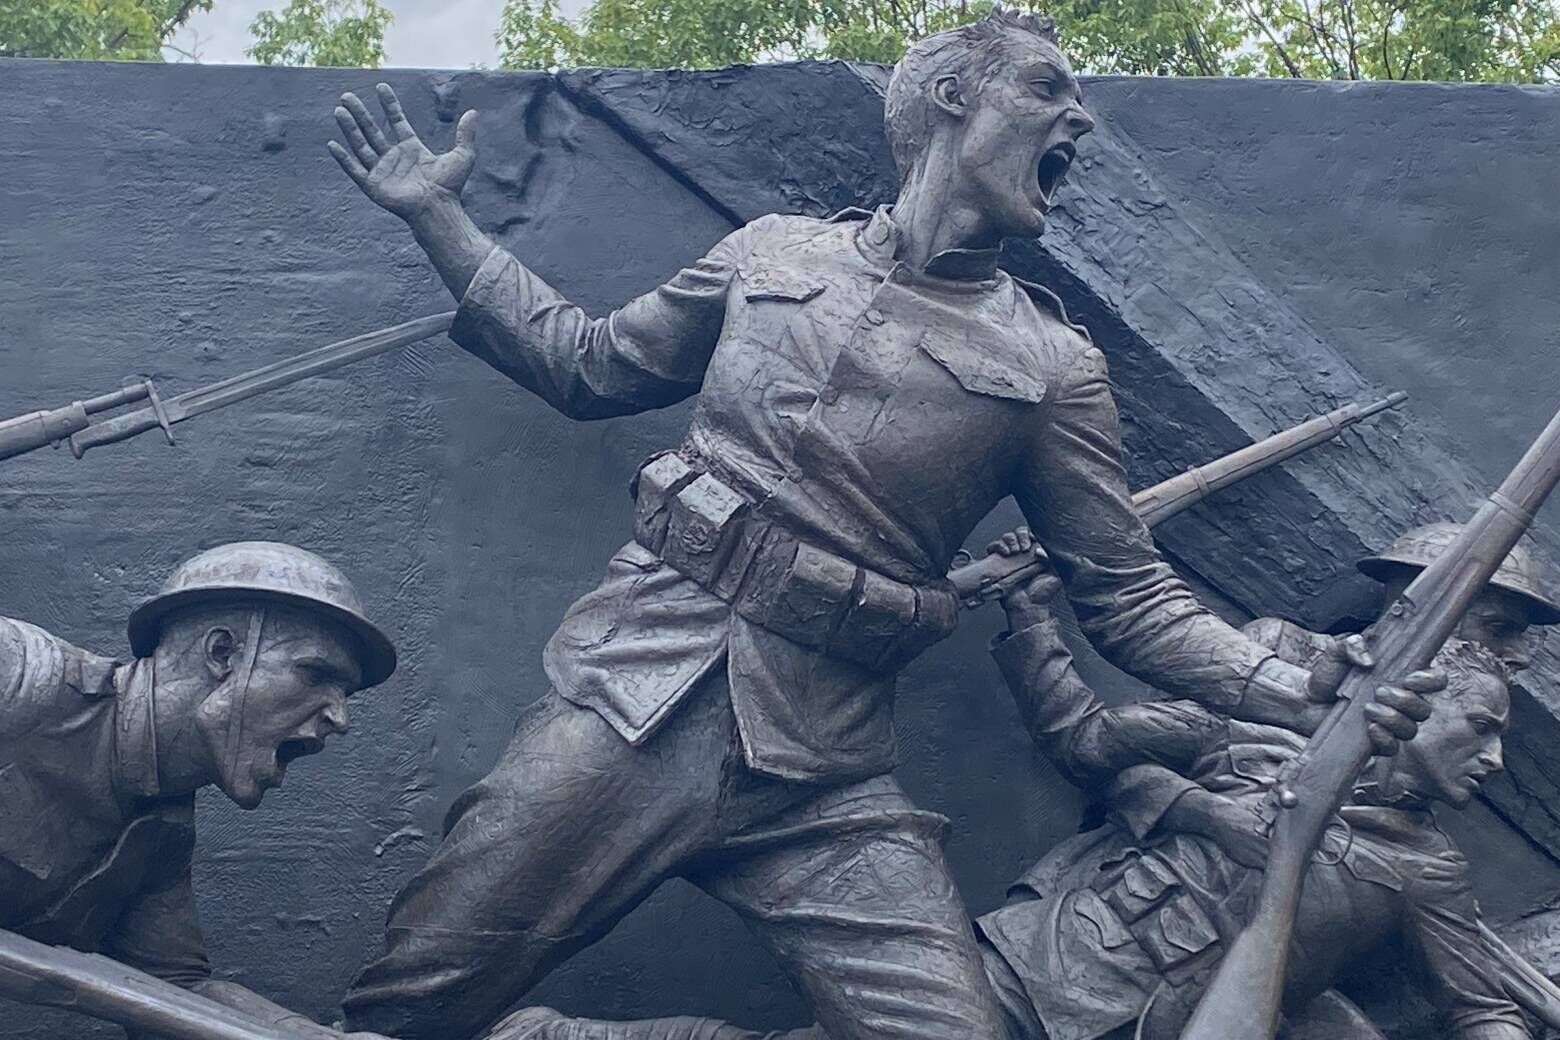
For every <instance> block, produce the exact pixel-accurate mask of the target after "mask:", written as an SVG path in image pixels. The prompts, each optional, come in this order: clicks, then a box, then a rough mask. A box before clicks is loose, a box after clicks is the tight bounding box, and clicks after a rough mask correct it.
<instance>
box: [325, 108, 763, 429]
mask: <svg viewBox="0 0 1560 1040" xmlns="http://www.w3.org/2000/svg"><path fill="white" fill-rule="evenodd" d="M378 89H379V100H380V104H381V105H382V106H383V108H384V111H385V116H386V119H387V120H388V125H389V129H390V132H389V133H388V134H387V133H386V132H385V131H384V130H382V129H381V128H380V126H379V124H378V123H377V122H376V121H375V119H374V117H373V116H372V115H371V114H370V113H369V111H368V109H367V107H366V106H364V104H363V103H362V102H361V101H360V100H359V99H358V98H357V97H356V96H355V95H353V94H344V95H342V99H341V105H340V106H339V107H338V108H337V109H336V122H337V123H338V124H339V125H340V127H341V132H342V137H343V139H344V140H345V142H346V144H345V145H343V144H342V143H341V142H338V141H332V142H330V145H329V147H330V151H331V154H332V155H334V156H335V157H336V161H337V162H338V163H340V165H341V168H342V169H343V170H345V171H346V174H347V176H349V177H351V178H352V181H353V183H355V184H357V186H358V187H360V188H361V189H363V193H364V194H365V195H367V196H368V197H369V198H370V199H372V200H373V201H374V202H376V203H378V204H379V205H380V206H383V207H384V208H385V209H387V210H389V211H390V212H392V213H394V214H396V215H397V216H398V217H400V218H401V219H402V220H404V221H406V223H407V225H408V226H409V227H410V228H411V230H412V234H413V235H414V236H415V237H416V239H417V242H418V244H419V245H421V246H422V248H423V251H424V252H426V253H427V254H428V257H429V259H430V260H432V262H433V265H434V267H435V268H437V269H438V272H439V276H440V277H441V278H443V280H444V284H445V285H446V286H448V287H449V290H450V292H451V293H452V294H454V296H455V298H456V299H458V300H460V303H461V306H460V311H459V313H458V314H457V315H456V318H455V324H454V327H453V328H451V330H450V338H451V339H453V340H454V341H455V342H456V343H458V344H460V345H461V346H462V347H464V348H466V349H467V350H469V351H470V352H471V353H473V354H475V355H476V356H478V357H480V358H482V360H484V361H486V362H487V363H488V364H490V365H492V366H493V367H494V368H496V369H498V370H499V371H500V372H502V373H504V374H505V375H506V376H508V377H509V378H511V379H513V380H514V381H515V382H517V383H519V384H520V385H521V386H524V387H525V388H527V389H528V390H531V391H532V392H533V393H535V394H537V396H539V397H541V398H542V399H543V400H544V401H546V402H547V403H548V404H550V405H552V406H553V407H554V408H556V409H558V410H559V411H561V412H563V413H564V414H565V415H568V416H570V417H572V418H576V419H600V418H606V417H608V416H613V415H625V414H630V413H633V412H641V411H646V410H648V409H652V408H661V407H665V406H666V405H669V404H673V403H675V402H677V401H680V400H682V399H683V398H686V397H689V396H691V395H692V394H694V393H697V392H698V389H699V386H700V384H701V383H702V382H703V377H704V369H705V367H706V365H708V363H709V358H710V355H711V353H712V352H713V351H714V349H715V344H716V341H717V340H718V339H719V336H720V328H721V324H722V321H723V319H724V317H725V306H726V291H727V288H728V286H729V285H730V283H731V279H732V276H733V273H734V271H735V268H736V263H737V260H738V259H740V257H741V255H742V253H743V251H744V249H745V243H746V241H747V229H746V228H743V229H739V230H737V231H736V232H734V233H733V234H731V235H730V236H728V237H727V238H726V239H725V240H724V241H722V242H721V243H720V244H718V245H717V246H716V247H715V248H714V250H712V251H711V252H710V254H709V255H708V256H706V257H705V258H704V259H702V260H700V261H698V262H697V263H695V264H694V265H693V266H691V267H688V268H685V269H684V270H682V271H681V272H679V273H678V274H677V275H676V276H674V277H673V278H672V280H671V281H669V282H667V283H666V284H665V285H662V286H661V287H660V288H658V289H655V290H653V291H652V292H649V293H646V294H645V295H643V296H641V297H639V298H638V299H635V300H633V301H631V302H630V303H628V304H626V305H625V306H623V307H621V308H619V309H618V310H617V311H615V312H613V313H612V314H610V315H608V316H607V317H605V318H591V317H590V316H589V315H587V314H586V313H585V312H584V311H583V310H581V309H580V308H579V307H577V306H575V305H574V304H572V303H570V302H569V301H568V300H567V299H565V298H564V297H563V295H562V294H561V293H559V292H558V291H557V290H556V289H554V288H553V287H552V286H550V285H548V284H547V283H546V282H545V281H544V280H542V279H541V278H540V277H538V276H537V275H536V274H535V273H534V272H533V271H531V270H529V269H528V268H526V267H525V265H523V264H521V263H520V262H519V261H518V260H516V259H515V258H514V257H513V256H511V255H510V254H509V253H508V252H506V251H505V250H504V249H503V248H501V247H499V246H496V245H495V244H494V243H493V241H492V240H491V239H489V238H488V237H487V236H486V235H485V234H483V233H482V231H481V230H480V229H479V228H478V227H477V226H476V224H474V223H473V222H472V220H471V218H470V217H469V216H468V215H467V214H466V211H465V209H464V208H463V207H462V206H461V202H460V193H461V189H462V188H463V187H464V186H465V183H466V179H467V178H468V177H469V176H470V175H471V170H472V167H473V166H474V165H475V163H476V113H475V112H467V113H465V114H464V115H463V116H461V118H460V122H459V123H458V124H457V125H456V128H455V147H454V148H452V149H451V150H450V151H448V152H445V153H443V154H442V155H435V154H434V153H433V152H431V151H430V150H429V149H428V148H427V146H425V145H424V144H423V143H422V141H421V139H419V138H418V136H417V133H416V131H414V130H413V129H412V126H411V124H410V122H408V121H407V118H406V113H405V112H404V111H403V110H402V108H401V103H400V101H399V100H398V99H397V98H396V96H395V92H394V91H393V90H391V89H390V88H389V87H388V86H386V85H384V84H380V85H379V88H378Z"/></svg>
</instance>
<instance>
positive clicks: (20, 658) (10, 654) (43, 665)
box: [0, 617, 114, 729]
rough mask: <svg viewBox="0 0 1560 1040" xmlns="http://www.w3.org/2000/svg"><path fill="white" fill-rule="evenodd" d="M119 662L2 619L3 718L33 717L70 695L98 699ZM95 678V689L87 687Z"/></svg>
mask: <svg viewBox="0 0 1560 1040" xmlns="http://www.w3.org/2000/svg"><path fill="white" fill-rule="evenodd" d="M113 666H114V662H113V661H110V660H109V659H107V658H103V657H99V656H98V655H96V654H92V653H90V652H88V651H86V650H83V649H81V648H80V647H78V646H75V645H73V644H71V643H69V642H67V641H66V640H64V639H61V638H60V637H59V636H57V635H55V634H54V633H52V632H49V631H46V630H45V629H42V628H39V627H38V626H37V625H34V624H30V623H28V622H26V621H19V620H17V619H16V618H7V617H0V709H3V711H0V717H4V718H5V720H6V722H7V726H6V727H5V728H7V729H9V728H11V725H10V724H13V723H20V722H22V720H23V719H24V718H32V717H34V716H35V715H36V714H37V713H38V712H40V711H45V712H46V711H47V708H48V706H49V705H51V704H54V703H56V702H57V701H59V700H60V698H61V696H62V695H63V694H65V693H71V694H72V695H73V696H81V695H86V696H97V695H99V694H100V692H101V691H100V690H99V689H98V688H97V687H99V686H101V685H102V683H101V681H100V680H101V679H106V677H107V675H108V674H109V673H110V672H111V671H112V669H113ZM84 676H91V677H92V679H91V683H92V686H93V687H94V688H93V689H83V688H82V686H83V681H84V679H83V677H84Z"/></svg>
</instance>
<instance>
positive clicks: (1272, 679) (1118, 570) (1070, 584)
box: [1015, 347, 1429, 753]
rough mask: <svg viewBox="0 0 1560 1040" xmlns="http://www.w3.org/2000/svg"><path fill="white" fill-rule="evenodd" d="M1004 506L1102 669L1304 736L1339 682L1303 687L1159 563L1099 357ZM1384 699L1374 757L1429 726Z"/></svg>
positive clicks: (1060, 391) (1042, 429)
mask: <svg viewBox="0 0 1560 1040" xmlns="http://www.w3.org/2000/svg"><path fill="white" fill-rule="evenodd" d="M1015 496H1016V497H1017V499H1018V503H1019V506H1020V507H1021V508H1022V509H1023V511H1024V515H1025V517H1026V518H1027V519H1028V520H1029V523H1030V526H1031V527H1033V528H1034V531H1035V533H1036V535H1038V536H1039V539H1040V542H1041V544H1042V545H1044V547H1045V549H1046V552H1047V553H1048V554H1049V555H1050V557H1051V561H1052V563H1053V564H1054V565H1055V567H1056V570H1057V573H1058V574H1060V575H1061V577H1062V579H1063V581H1064V582H1065V583H1066V586H1067V594H1068V597H1069V599H1071V600H1072V604H1073V608H1074V610H1075V612H1076V613H1077V615H1078V621H1079V624H1080V625H1081V626H1082V628H1083V631H1084V633H1085V635H1087V636H1088V637H1089V640H1090V642H1092V643H1093V644H1094V646H1095V647H1096V648H1097V649H1098V650H1099V651H1100V653H1101V654H1102V655H1103V656H1104V657H1105V658H1106V660H1108V661H1110V662H1111V663H1112V664H1115V665H1116V666H1117V667H1119V668H1121V669H1122V670H1123V671H1126V672H1128V673H1130V674H1132V675H1135V676H1137V677H1139V678H1141V679H1143V680H1144V681H1145V682H1149V683H1152V684H1153V685H1155V686H1158V687H1160V688H1162V689H1165V690H1167V691H1169V692H1171V693H1173V694H1176V695H1177V696H1182V697H1190V698H1192V699H1195V700H1198V701H1201V702H1202V703H1204V704H1207V705H1209V706H1211V707H1213V708H1215V709H1216V710H1219V711H1221V712H1226V713H1228V714H1230V715H1232V716H1235V717H1237V718H1243V719H1247V720H1249V721H1253V722H1266V723H1273V724H1277V725H1282V726H1288V727H1290V728H1291V729H1298V730H1300V731H1302V732H1310V731H1312V730H1313V729H1314V728H1315V727H1316V725H1317V724H1318V723H1319V722H1320V720H1321V719H1322V718H1323V717H1324V716H1325V714H1326V712H1327V710H1328V705H1327V704H1325V703H1323V702H1325V701H1327V700H1330V699H1331V693H1332V690H1333V689H1335V681H1336V680H1337V679H1341V678H1342V674H1343V673H1342V670H1340V671H1338V672H1337V673H1336V675H1335V676H1333V675H1329V676H1328V677H1327V678H1328V681H1325V682H1319V683H1312V682H1311V676H1310V675H1309V673H1307V672H1306V670H1305V669H1302V668H1298V667H1295V666H1294V665H1290V664H1288V663H1286V662H1284V661H1282V660H1280V659H1278V658H1277V657H1276V656H1275V655H1274V654H1273V652H1272V651H1271V650H1269V649H1267V648H1265V647H1261V646H1258V645H1257V644H1255V643H1253V642H1251V641H1250V640H1249V639H1247V638H1245V637H1244V636H1242V635H1241V634H1240V633H1239V632H1237V631H1236V630H1235V629H1234V628H1232V627H1230V626H1229V625H1227V624H1225V623H1224V621H1222V620H1221V619H1220V618H1218V617H1217V616H1215V615H1214V614H1213V613H1212V612H1210V611H1209V610H1207V608H1205V607H1204V606H1203V605H1202V604H1201V603H1199V602H1198V601H1197V599H1196V597H1195V596H1193V595H1192V592H1191V590H1190V589H1188V588H1187V587H1186V585H1185V583H1183V582H1182V581H1181V580H1180V579H1179V578H1177V577H1176V576H1175V574H1174V573H1173V572H1172V571H1171V570H1170V567H1169V565H1168V564H1166V563H1165V561H1164V560H1163V559H1162V558H1161V557H1160V555H1159V552H1158V550H1157V549H1156V548H1155V547H1154V543H1153V539H1152V538H1151V537H1150V536H1149V533H1148V528H1147V527H1146V526H1145V525H1144V524H1143V521H1142V519H1141V518H1140V517H1139V516H1138V515H1137V512H1136V510H1134V509H1133V507H1132V498H1131V495H1130V493H1129V492H1128V490H1127V484H1126V472H1125V467H1124V466H1123V464H1122V458H1121V439H1120V432H1119V423H1118V419H1117V415H1116V405H1115V401H1114V400H1113V398H1112V397H1111V392H1110V380H1109V375H1108V372H1107V370H1106V365H1105V358H1104V355H1102V354H1101V353H1100V352H1099V350H1097V349H1095V348H1092V347H1091V348H1089V349H1088V350H1086V351H1084V352H1083V353H1082V354H1081V355H1080V356H1079V357H1078V359H1077V361H1076V362H1075V363H1074V365H1073V367H1072V369H1071V371H1069V372H1068V373H1067V374H1066V375H1065V376H1064V377H1063V378H1062V379H1061V380H1060V383H1059V385H1058V387H1057V388H1056V390H1055V391H1054V393H1053V396H1052V398H1051V400H1050V401H1049V402H1047V404H1046V405H1044V406H1042V411H1041V412H1040V413H1039V415H1038V416H1037V421H1036V423H1035V426H1034V428H1033V430H1032V433H1031V440H1030V448H1029V452H1028V455H1027V458H1026V461H1025V464H1024V466H1023V469H1022V472H1021V473H1020V475H1019V480H1018V487H1017V489H1016V490H1015ZM1354 660H1355V662H1356V663H1357V664H1363V663H1366V662H1367V661H1368V658H1365V657H1362V656H1358V655H1357V656H1356V657H1355V658H1354ZM1396 698H1397V695H1396V694H1389V695H1387V697H1385V698H1384V699H1383V701H1382V703H1378V704H1376V705H1373V706H1372V738H1373V740H1374V741H1375V742H1376V745H1377V748H1378V750H1380V751H1382V752H1385V753H1390V752H1391V751H1392V750H1393V749H1394V744H1393V741H1394V740H1395V739H1407V738H1409V737H1411V736H1413V734H1414V731H1415V721H1414V720H1415V719H1416V718H1417V719H1422V718H1426V717H1428V716H1429V705H1428V704H1427V703H1425V702H1424V701H1422V700H1420V699H1418V698H1415V697H1413V696H1412V695H1410V696H1409V698H1408V700H1407V701H1404V702H1403V703H1398V701H1397V700H1396Z"/></svg>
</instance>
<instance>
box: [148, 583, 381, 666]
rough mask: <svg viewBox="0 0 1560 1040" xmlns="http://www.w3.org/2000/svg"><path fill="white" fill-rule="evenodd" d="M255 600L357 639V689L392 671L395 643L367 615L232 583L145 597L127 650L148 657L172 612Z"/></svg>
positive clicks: (316, 601) (306, 598) (290, 595)
mask: <svg viewBox="0 0 1560 1040" xmlns="http://www.w3.org/2000/svg"><path fill="white" fill-rule="evenodd" d="M256 600H263V601H268V602H272V603H284V604H287V605H289V606H295V607H299V608H301V609H303V610H306V611H308V612H310V613H313V614H321V615H323V616H325V617H328V618H330V619H331V620H332V621H334V622H336V623H337V624H338V625H341V626H342V627H343V628H345V629H346V630H347V631H348V632H350V633H352V635H353V637H354V639H355V640H356V642H357V647H356V649H357V659H358V666H359V667H360V668H361V669H362V670H363V684H362V685H361V686H359V687H358V689H359V690H366V689H368V688H369V687H372V686H378V685H379V684H380V683H382V682H384V681H385V680H386V679H388V678H390V676H391V675H393V674H395V667H396V652H395V644H394V643H392V642H391V641H390V637H389V636H387V635H385V634H384V632H382V631H381V630H380V629H379V627H378V626H377V625H375V624H373V623H372V622H370V621H369V620H368V619H367V618H364V617H361V616H359V615H357V614H354V613H353V612H352V611H350V610H343V609H342V608H340V607H338V606H335V605H334V604H331V603H326V602H324V601H322V600H318V599H313V598H311V597H308V596H296V595H292V594H290V593H286V592H281V591H278V590H276V589H264V588H253V589H246V588H243V587H241V586H232V585H226V586H223V587H221V588H192V589H180V590H178V591H176V592H168V593H164V594H162V595H160V596H155V597H153V598H152V599H149V600H147V601H146V602H145V603H143V604H141V605H140V606H139V607H137V608H136V609H135V610H134V611H132V612H131V614H130V620H129V623H128V634H129V637H130V652H131V653H133V654H135V656H137V657H150V656H151V654H152V652H153V651H154V650H156V649H157V641H158V639H159V638H160V637H161V635H162V623H163V620H164V619H165V618H166V617H167V616H168V615H169V614H171V613H173V612H174V611H177V610H183V609H185V608H186V607H193V606H199V605H202V604H208V603H219V602H227V603H237V604H242V603H252V602H254V601H256ZM354 692H356V691H354Z"/></svg>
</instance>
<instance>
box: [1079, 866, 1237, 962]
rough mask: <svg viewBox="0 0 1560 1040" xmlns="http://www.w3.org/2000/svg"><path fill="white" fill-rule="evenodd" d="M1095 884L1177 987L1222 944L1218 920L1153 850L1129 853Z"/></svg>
mask: <svg viewBox="0 0 1560 1040" xmlns="http://www.w3.org/2000/svg"><path fill="white" fill-rule="evenodd" d="M1093 887H1094V891H1095V892H1097V893H1098V894H1099V896H1100V899H1101V900H1102V901H1103V902H1104V903H1105V905H1106V906H1108V907H1109V908H1110V909H1111V910H1112V911H1113V912H1114V913H1115V915H1116V917H1117V918H1118V919H1119V920H1120V921H1121V924H1122V925H1123V926H1125V928H1126V930H1127V931H1128V932H1129V933H1130V934H1131V935H1132V937H1133V938H1134V939H1136V940H1137V944H1138V945H1139V946H1140V947H1142V949H1143V952H1144V953H1146V954H1148V958H1149V960H1151V961H1152V962H1153V964H1154V967H1155V969H1156V970H1158V972H1159V973H1160V975H1161V976H1162V977H1164V978H1165V979H1166V981H1168V982H1170V984H1171V985H1172V986H1179V985H1184V984H1185V982H1186V981H1188V980H1189V978H1190V977H1191V976H1192V975H1194V974H1195V973H1197V972H1198V971H1199V970H1200V969H1201V968H1203V967H1204V966H1205V964H1206V962H1207V960H1208V958H1209V957H1210V956H1212V955H1213V952H1214V951H1215V950H1217V949H1218V948H1219V943H1220V936H1219V931H1218V928H1217V926H1216V925H1215V923H1214V921H1213V918H1212V917H1211V916H1209V914H1208V913H1207V912H1206V911H1205V910H1204V909H1203V907H1202V906H1201V905H1200V904H1199V902H1198V901H1197V899H1196V898H1195V897H1194V895H1193V894H1192V892H1190V891H1188V889H1187V887H1186V886H1185V884H1183V883H1182V881H1181V879H1180V878H1179V877H1177V876H1176V873H1175V871H1173V870H1172V869H1171V868H1170V865H1169V864H1168V863H1166V862H1165V861H1164V860H1163V859H1161V858H1160V857H1159V856H1157V855H1156V854H1154V853H1153V852H1152V851H1149V852H1143V851H1141V850H1137V849H1133V850H1131V851H1129V852H1127V853H1126V854H1125V856H1123V857H1122V858H1121V859H1120V860H1117V861H1116V862H1115V863H1113V864H1110V865H1108V866H1107V867H1106V868H1105V871H1104V873H1103V875H1102V876H1101V877H1100V878H1099V879H1098V880H1096V881H1095V883H1094V886H1093Z"/></svg>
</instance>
